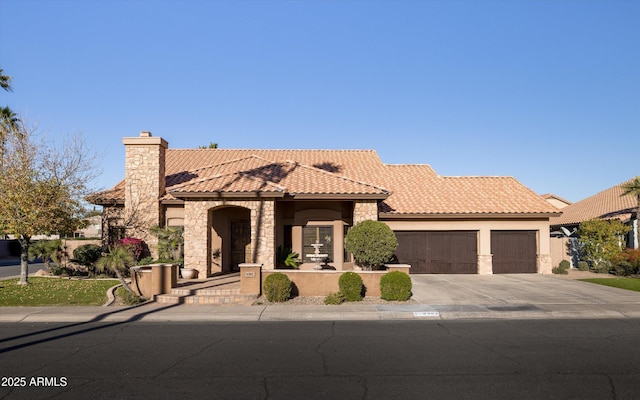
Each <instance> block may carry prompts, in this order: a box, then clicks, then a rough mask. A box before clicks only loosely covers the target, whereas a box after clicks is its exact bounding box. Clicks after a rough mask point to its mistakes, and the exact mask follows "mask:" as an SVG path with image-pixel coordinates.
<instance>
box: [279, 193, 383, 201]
mask: <svg viewBox="0 0 640 400" xmlns="http://www.w3.org/2000/svg"><path fill="white" fill-rule="evenodd" d="M291 197H292V198H293V199H295V200H318V199H320V200H384V199H386V198H387V197H389V195H388V194H357V193H295V194H292V195H291Z"/></svg>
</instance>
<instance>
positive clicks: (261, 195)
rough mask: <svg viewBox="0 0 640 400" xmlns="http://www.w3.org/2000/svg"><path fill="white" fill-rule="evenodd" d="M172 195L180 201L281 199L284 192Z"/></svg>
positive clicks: (177, 193) (184, 193) (186, 193)
mask: <svg viewBox="0 0 640 400" xmlns="http://www.w3.org/2000/svg"><path fill="white" fill-rule="evenodd" d="M171 195H173V196H174V197H177V198H179V199H183V198H184V199H197V198H208V199H210V198H215V199H217V198H247V199H255V198H281V197H284V192H197V193H191V192H171Z"/></svg>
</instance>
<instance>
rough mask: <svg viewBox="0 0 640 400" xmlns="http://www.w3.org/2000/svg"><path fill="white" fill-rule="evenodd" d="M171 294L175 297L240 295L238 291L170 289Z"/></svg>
mask: <svg viewBox="0 0 640 400" xmlns="http://www.w3.org/2000/svg"><path fill="white" fill-rule="evenodd" d="M171 294H173V295H176V296H236V295H239V294H241V293H240V289H195V290H194V289H179V288H174V289H171Z"/></svg>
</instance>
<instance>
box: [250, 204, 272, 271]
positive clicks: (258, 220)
mask: <svg viewBox="0 0 640 400" xmlns="http://www.w3.org/2000/svg"><path fill="white" fill-rule="evenodd" d="M249 203H250V204H248V206H249V207H248V208H249V209H250V210H251V254H252V258H253V259H252V260H251V262H253V263H258V264H262V265H263V266H264V269H274V268H275V251H276V247H275V246H276V240H275V232H276V226H275V223H276V218H275V201H274V200H260V201H252V202H249Z"/></svg>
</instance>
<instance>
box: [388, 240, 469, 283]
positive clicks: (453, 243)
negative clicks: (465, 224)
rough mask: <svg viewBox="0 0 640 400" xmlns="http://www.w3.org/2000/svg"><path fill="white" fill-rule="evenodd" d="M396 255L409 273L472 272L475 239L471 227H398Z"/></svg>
mask: <svg viewBox="0 0 640 400" xmlns="http://www.w3.org/2000/svg"><path fill="white" fill-rule="evenodd" d="M395 234H396V237H397V238H398V248H397V249H396V257H397V258H398V262H400V263H401V264H409V265H411V269H410V270H409V271H410V272H411V273H412V274H475V273H477V272H478V240H477V232H475V231H427V232H425V231H411V232H407V231H398V232H395Z"/></svg>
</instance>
